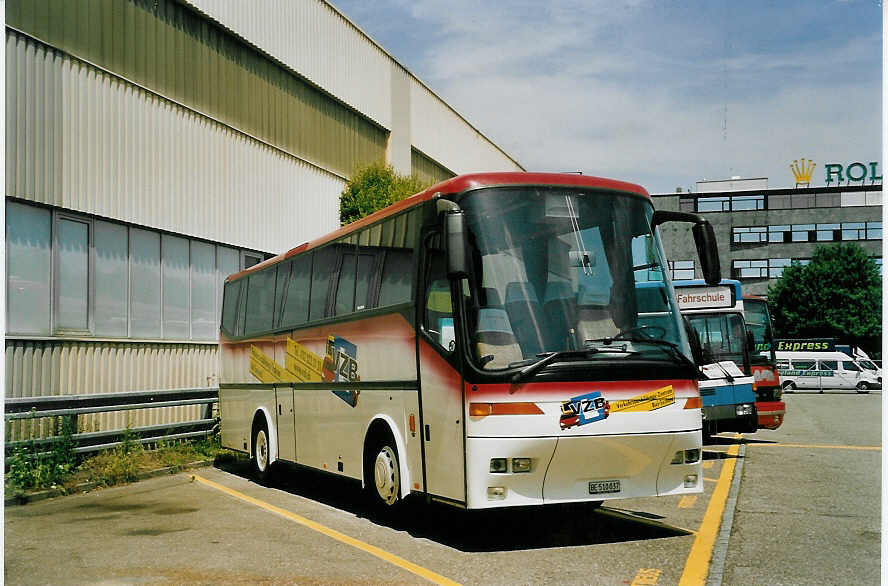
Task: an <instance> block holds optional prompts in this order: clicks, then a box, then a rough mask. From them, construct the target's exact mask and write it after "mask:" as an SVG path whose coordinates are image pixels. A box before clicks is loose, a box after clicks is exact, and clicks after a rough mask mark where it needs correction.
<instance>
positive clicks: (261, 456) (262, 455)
mask: <svg viewBox="0 0 888 586" xmlns="http://www.w3.org/2000/svg"><path fill="white" fill-rule="evenodd" d="M256 466H257V467H258V468H259V470H261V471H263V472H264V471H265V467H266V466H268V440H267V439H266V437H265V430H261V431H260V432H259V433H257V434H256Z"/></svg>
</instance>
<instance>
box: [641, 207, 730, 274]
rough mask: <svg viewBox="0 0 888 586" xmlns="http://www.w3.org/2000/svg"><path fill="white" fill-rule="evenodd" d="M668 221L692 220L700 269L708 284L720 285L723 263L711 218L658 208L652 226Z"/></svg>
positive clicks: (692, 230) (652, 219)
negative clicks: (719, 255)
mask: <svg viewBox="0 0 888 586" xmlns="http://www.w3.org/2000/svg"><path fill="white" fill-rule="evenodd" d="M666 222H690V223H692V224H693V225H694V226H693V228H691V232H692V233H693V235H694V244H695V245H696V247H697V256H698V257H699V258H700V269H701V270H702V272H703V279H704V280H705V281H706V284H707V285H718V284H719V283H720V282H721V263H720V262H719V259H718V245H717V243H716V241H715V230H713V229H712V224H710V223H709V220H707V219H705V218H702V217H700V216H698V215H697V214H691V213H688V212H673V211H668V210H657V211H655V212H654V215H653V217H652V218H651V228H652V229H653V228H656V227H657V226H659V225H660V224H665V223H666Z"/></svg>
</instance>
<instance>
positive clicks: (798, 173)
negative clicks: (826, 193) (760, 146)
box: [789, 158, 882, 187]
mask: <svg viewBox="0 0 888 586" xmlns="http://www.w3.org/2000/svg"><path fill="white" fill-rule="evenodd" d="M816 167H817V164H816V163H815V162H814V161H812V160H810V159H804V158H803V159H796V160H794V161H793V162H792V163H790V165H789V169H790V170H791V171H792V174H793V177H795V180H796V187H799V186H800V185H806V186H810V185H811V177H812V176H813V174H814V169H815V168H816ZM823 167H824V169H825V171H826V177H825V178H824V183H826V186H827V187H829V186H830V185H837V186H838V185H842V184H843V183H847V184H849V185H850V184H851V183H866V182H867V181H869V182H870V183H877V182H878V183H881V182H882V175H881V173H880V172H879V162H878V161H870V162H868V163H860V162H854V163H847V164H842V163H827V164H825V165H824V166H823Z"/></svg>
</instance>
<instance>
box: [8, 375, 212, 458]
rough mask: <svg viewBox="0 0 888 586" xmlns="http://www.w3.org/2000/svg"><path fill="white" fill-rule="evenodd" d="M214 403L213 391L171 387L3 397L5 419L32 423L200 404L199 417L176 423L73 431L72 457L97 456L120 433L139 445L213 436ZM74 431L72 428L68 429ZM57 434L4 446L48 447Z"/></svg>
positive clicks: (114, 443) (118, 439)
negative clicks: (129, 435)
mask: <svg viewBox="0 0 888 586" xmlns="http://www.w3.org/2000/svg"><path fill="white" fill-rule="evenodd" d="M218 401H219V388H218V387H201V388H192V389H171V390H158V391H127V392H124V393H103V394H96V395H54V396H50V397H25V398H14V399H13V398H7V399H6V400H5V409H6V412H5V414H4V417H5V418H6V420H7V421H15V420H22V419H36V418H40V417H75V418H76V417H77V416H78V415H84V414H87V413H100V412H103V411H129V410H133V409H154V408H156V407H179V406H182V405H204V409H203V412H202V414H201V417H200V419H197V420H193V421H184V422H179V423H162V424H159V425H147V426H143V427H133V428H129V429H115V430H109V431H94V432H85V433H75V434H73V435H72V436H71V437H72V439H73V440H74V443H75V445H76V447H75V448H74V452H75V453H78V454H80V453H85V452H97V451H100V450H106V449H109V448H113V447H115V446H118V445H120V443H121V441H122V439H123V436H124V435H125V434H131V435H132V436H135V438H134V439H136V441H139V442H140V443H143V444H148V443H154V442H159V441H167V440H178V439H186V438H194V437H202V436H208V435H213V434H214V433H215V432H216V430H217V428H218V425H219V418H218V417H213V405H215V404H216V403H218ZM74 428H75V429H76V425H75V427H74ZM60 439H61V437H60V436H53V437H47V438H39V439H27V440H16V441H11V442H6V444H5V445H6V450H7V451H9V450H13V449H15V448H18V447H23V446H34V447H35V449H38V450H39V449H40V448H48V447H49V446H51V445H52V444H53V443H55V442H57V441H59V440H60Z"/></svg>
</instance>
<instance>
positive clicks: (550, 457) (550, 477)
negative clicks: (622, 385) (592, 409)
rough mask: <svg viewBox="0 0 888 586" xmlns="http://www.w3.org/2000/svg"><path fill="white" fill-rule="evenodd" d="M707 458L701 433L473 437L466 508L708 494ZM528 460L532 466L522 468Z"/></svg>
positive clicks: (468, 454)
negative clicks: (704, 477) (705, 486)
mask: <svg viewBox="0 0 888 586" xmlns="http://www.w3.org/2000/svg"><path fill="white" fill-rule="evenodd" d="M701 459H702V435H701V432H700V430H695V431H682V432H669V433H656V434H638V435H616V436H573V437H540V438H471V437H470V438H468V439H467V441H466V474H467V476H466V490H467V503H466V505H467V507H468V508H469V509H484V508H494V507H509V506H525V505H540V504H555V503H570V502H584V501H587V502H588V501H602V500H609V499H624V498H635V497H647V496H662V495H669V494H688V493H699V492H702V490H703V484H702V468H701ZM492 460H496V462H492ZM528 460H529V469H528V470H527V471H521V470H523V469H524V468H525V467H526V465H527V464H528ZM678 460H680V462H679V461H678ZM503 464H505V471H497V472H493V471H491V470H492V469H497V470H500V469H502V467H503ZM516 465H517V469H516Z"/></svg>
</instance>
